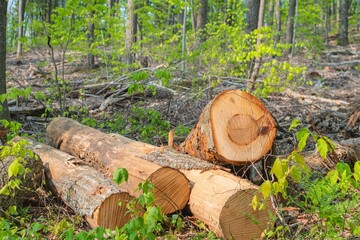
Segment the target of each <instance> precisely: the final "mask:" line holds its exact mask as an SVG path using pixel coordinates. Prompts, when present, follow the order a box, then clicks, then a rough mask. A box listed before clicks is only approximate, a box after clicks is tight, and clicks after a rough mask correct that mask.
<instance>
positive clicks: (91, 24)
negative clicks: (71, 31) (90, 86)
mask: <svg viewBox="0 0 360 240" xmlns="http://www.w3.org/2000/svg"><path fill="white" fill-rule="evenodd" d="M90 7H91V8H93V7H94V4H91V6H90ZM94 30H95V23H94V10H93V9H91V10H90V12H89V18H88V32H87V43H88V54H87V67H88V69H92V68H93V67H94V64H95V57H94V54H92V48H93V44H94V39H95V34H94Z"/></svg>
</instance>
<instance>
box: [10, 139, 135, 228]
mask: <svg viewBox="0 0 360 240" xmlns="http://www.w3.org/2000/svg"><path fill="white" fill-rule="evenodd" d="M20 139H21V138H20V137H17V138H16V139H15V141H19V140H20ZM27 141H28V142H29V143H30V145H29V146H27V147H28V148H29V149H31V150H32V151H34V152H35V153H36V154H37V155H38V156H39V158H40V160H41V161H39V162H42V163H43V164H44V168H45V174H46V177H47V181H48V183H49V185H50V187H51V188H52V190H53V191H54V192H55V193H57V195H59V197H61V199H62V200H63V201H64V202H65V203H66V204H67V205H68V206H70V207H71V208H72V209H73V210H74V211H75V212H76V213H77V214H79V215H82V216H85V217H86V220H87V221H88V222H89V224H90V226H91V227H95V226H101V227H104V228H110V229H115V228H116V227H121V226H123V225H124V224H125V223H126V222H128V221H129V220H130V219H131V216H130V214H129V213H128V209H127V207H126V205H127V203H128V202H129V201H131V200H132V199H134V198H133V197H132V196H130V195H129V194H128V193H127V192H125V191H124V190H123V189H121V188H120V187H119V186H118V185H116V184H115V183H114V182H112V181H110V180H108V179H106V178H105V176H103V175H102V174H101V173H99V172H97V171H96V170H95V169H94V168H92V167H89V166H86V165H83V164H81V163H82V161H81V160H79V159H77V158H75V157H73V156H71V155H69V154H67V153H64V152H61V151H59V150H57V149H55V148H52V147H50V146H48V145H45V144H42V143H38V142H35V141H32V140H27ZM119 202H121V203H122V204H119Z"/></svg>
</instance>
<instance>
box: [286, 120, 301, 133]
mask: <svg viewBox="0 0 360 240" xmlns="http://www.w3.org/2000/svg"><path fill="white" fill-rule="evenodd" d="M300 125H301V121H300V120H299V119H298V118H295V119H294V120H293V121H292V123H291V125H290V127H289V131H291V130H293V129H294V128H297V127H298V126H300Z"/></svg>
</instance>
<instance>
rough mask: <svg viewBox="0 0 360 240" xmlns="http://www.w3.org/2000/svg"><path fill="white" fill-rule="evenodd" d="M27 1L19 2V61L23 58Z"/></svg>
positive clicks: (17, 51) (20, 0)
mask: <svg viewBox="0 0 360 240" xmlns="http://www.w3.org/2000/svg"><path fill="white" fill-rule="evenodd" d="M25 3H26V2H25V0H19V13H18V14H19V22H18V23H19V26H18V45H17V50H16V58H17V60H18V61H19V60H20V58H21V56H22V49H23V48H22V47H23V46H22V42H21V41H22V37H23V35H24V27H23V22H24V15H25Z"/></svg>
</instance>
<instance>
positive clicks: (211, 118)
mask: <svg viewBox="0 0 360 240" xmlns="http://www.w3.org/2000/svg"><path fill="white" fill-rule="evenodd" d="M275 136H276V123H275V120H274V119H273V117H272V116H271V114H270V113H269V111H268V110H267V109H266V107H265V106H264V105H263V104H262V103H261V102H260V100H258V99H257V98H256V97H254V96H252V95H251V94H249V93H246V92H242V91H240V90H228V91H224V92H222V93H220V94H219V95H217V96H216V97H215V99H214V100H212V101H211V102H210V103H209V104H208V105H207V106H206V107H205V108H204V110H203V112H202V114H201V115H200V118H199V122H198V123H197V125H196V126H195V128H194V129H193V130H192V131H191V132H190V134H189V135H188V137H187V138H186V140H185V141H184V142H183V143H182V144H181V145H180V148H179V150H180V151H182V152H186V153H188V154H190V155H192V156H194V157H198V158H200V159H204V160H208V161H211V162H216V163H231V164H236V165H243V164H248V163H251V162H254V161H257V160H259V159H260V158H261V157H263V156H264V155H265V154H266V153H267V152H268V151H269V150H270V149H271V147H272V144H273V142H274V139H275Z"/></svg>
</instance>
